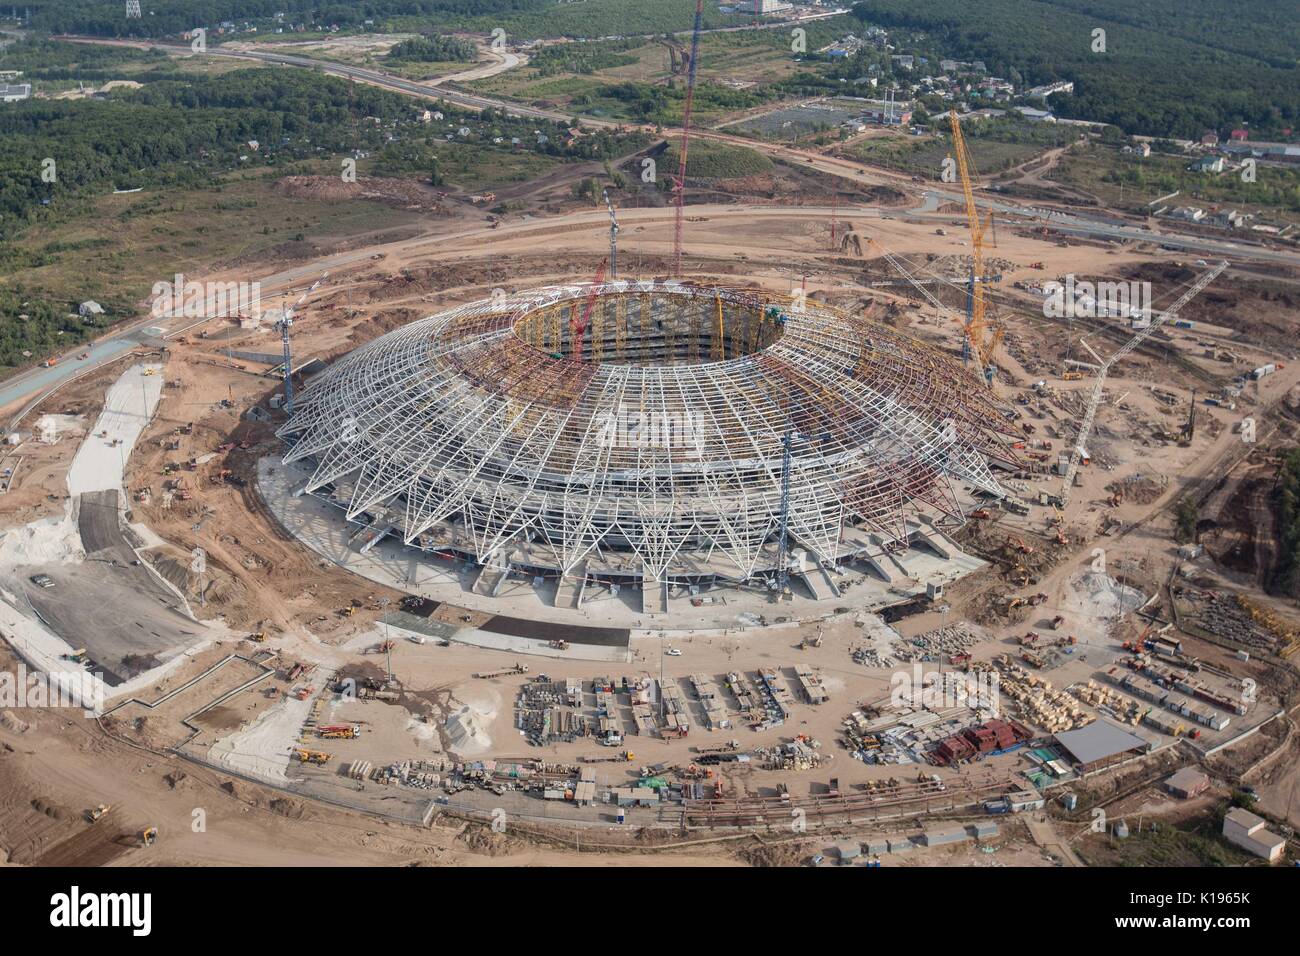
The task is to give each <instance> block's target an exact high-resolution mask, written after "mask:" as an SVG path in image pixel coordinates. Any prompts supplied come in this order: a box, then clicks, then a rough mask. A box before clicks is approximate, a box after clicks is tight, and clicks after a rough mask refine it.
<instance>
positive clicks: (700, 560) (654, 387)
mask: <svg viewBox="0 0 1300 956" xmlns="http://www.w3.org/2000/svg"><path fill="white" fill-rule="evenodd" d="M587 304H590V306H591V321H590V323H589V327H588V328H586V330H585V332H575V323H574V321H573V319H574V318H575V316H577V315H579V314H580V313H581V310H582V309H583V308H584V307H586V306H587ZM583 335H585V338H586V341H585V343H584V342H583V340H582V336H583ZM977 381H978V380H977V379H976V378H975V377H974V376H972V375H971V374H969V373H967V372H965V371H964V370H963V369H962V368H961V366H960V365H959V364H958V363H956V362H954V361H952V360H951V359H949V358H947V357H946V356H944V355H943V354H942V353H940V352H939V351H937V350H936V349H934V348H933V347H931V346H928V345H926V344H924V343H921V342H919V341H917V340H914V339H912V338H910V337H908V336H906V335H905V334H903V333H901V332H899V331H898V330H896V329H892V328H890V327H887V326H883V325H877V324H874V323H871V322H868V321H866V320H864V319H862V318H858V317H854V316H850V315H848V314H845V313H842V312H840V311H838V310H835V309H832V308H830V307H828V306H825V305H821V304H814V303H811V302H810V303H806V304H804V303H800V304H799V307H798V308H795V304H794V303H792V302H791V300H790V299H789V298H788V297H782V296H774V295H766V294H765V295H758V294H755V293H753V292H741V291H736V290H730V289H721V288H705V287H698V286H691V285H682V284H679V283H673V282H670V283H663V284H660V283H656V282H650V281H646V282H629V281H625V280H620V281H612V282H605V283H602V284H600V285H598V286H593V285H570V286H562V287H551V288H546V289H540V290H535V291H532V292H529V293H526V294H520V295H517V296H514V297H507V299H506V300H504V301H485V302H477V303H472V304H470V305H466V306H463V307H461V308H457V309H454V310H451V311H448V312H443V313H440V314H438V315H434V316H431V317H429V318H426V319H423V320H419V321H416V322H413V323H411V324H409V325H407V326H404V327H402V328H400V329H397V330H395V331H393V332H390V333H388V334H387V335H385V336H383V337H381V338H379V339H377V340H375V341H374V342H371V343H369V344H368V345H366V346H363V347H362V348H360V349H357V350H356V351H354V352H352V353H351V354H350V355H348V356H346V357H344V358H343V359H341V360H340V361H338V362H336V363H334V365H333V366H331V367H330V369H329V370H327V371H326V372H325V373H323V374H322V375H320V376H318V377H317V378H316V379H315V380H314V381H313V382H312V383H311V385H310V386H309V387H308V388H307V389H305V390H304V391H303V392H302V393H301V394H300V395H299V396H298V401H297V402H296V404H295V407H294V411H293V414H292V416H291V417H290V419H289V420H288V421H287V422H286V423H285V425H284V426H282V428H281V429H280V433H279V434H280V435H281V437H282V438H284V439H285V440H286V441H287V442H288V443H289V444H290V445H291V448H290V450H289V452H288V453H287V455H286V456H285V461H286V462H294V461H308V462H310V463H312V464H313V465H314V471H313V474H312V476H311V479H310V480H309V481H308V482H307V485H306V488H305V489H304V490H305V491H307V492H314V491H317V490H319V489H321V488H324V487H325V486H327V485H330V484H332V483H333V484H334V485H335V487H336V488H339V489H346V497H347V516H348V518H349V519H351V520H365V516H366V515H370V516H372V517H373V516H375V515H379V514H384V515H386V516H387V517H386V519H385V520H387V521H389V522H391V523H393V524H394V526H395V527H396V528H398V530H399V531H400V533H401V535H402V537H403V540H404V541H405V542H406V543H407V544H410V545H414V546H426V545H427V543H428V542H430V541H447V540H456V541H458V542H461V543H462V547H463V549H464V550H465V551H466V552H469V553H471V554H472V557H473V558H474V559H475V560H477V561H479V562H481V563H484V564H487V563H490V562H491V561H492V560H493V558H494V557H496V556H499V555H503V554H510V553H512V552H515V551H517V550H519V549H525V550H526V551H527V553H528V555H529V558H530V562H531V565H532V566H540V567H544V568H552V569H554V570H556V571H558V572H559V573H560V574H562V575H569V574H571V573H573V572H574V571H575V569H577V568H579V567H580V566H587V567H608V568H614V567H619V568H625V569H627V570H628V574H629V576H632V577H639V578H640V579H641V580H643V581H646V580H654V581H661V580H700V579H701V578H703V577H708V576H713V577H725V578H729V579H736V580H745V579H749V578H752V577H755V576H758V575H762V574H767V573H770V572H771V571H772V570H773V569H774V567H775V564H776V563H777V548H776V547H775V545H776V540H777V537H778V532H779V529H780V526H781V524H782V516H783V510H782V498H783V488H782V485H783V480H782V479H783V474H782V473H783V470H787V472H788V482H789V487H788V490H787V493H786V497H787V498H788V502H789V506H788V510H787V511H786V512H785V513H786V514H788V528H787V530H788V535H789V539H790V541H791V543H792V544H797V545H798V546H799V547H801V548H803V549H805V550H806V552H807V553H808V555H809V556H810V557H811V558H813V559H814V560H817V561H820V562H824V563H826V564H828V565H829V564H831V563H834V562H836V561H838V560H841V559H843V558H844V556H845V553H846V550H845V549H846V545H845V544H844V541H845V530H846V529H847V528H853V527H855V528H860V529H862V531H863V532H865V533H866V534H870V535H874V536H875V538H876V539H877V540H880V541H882V542H905V541H906V540H907V537H908V535H909V533H910V532H911V531H912V530H915V529H916V528H917V527H918V526H919V525H918V523H917V522H916V520H915V519H916V517H917V516H919V515H925V516H926V517H929V518H937V517H940V516H948V517H949V518H951V519H954V521H955V522H959V521H961V520H962V510H961V507H960V506H959V504H958V500H957V491H956V489H955V488H954V485H962V484H965V485H968V486H971V487H973V488H975V489H979V490H982V491H985V492H988V493H990V494H994V495H1001V494H1003V491H1002V489H1001V488H1000V486H999V485H998V483H997V481H996V479H995V478H994V477H993V474H992V471H991V469H990V466H989V460H990V458H997V459H1000V460H1003V461H1006V462H1014V461H1015V460H1016V459H1015V453H1014V452H1013V451H1012V450H1011V443H1012V441H1014V436H1013V435H1012V434H1011V429H1010V425H1009V424H1008V423H1007V419H1006V418H1005V417H1004V416H1002V415H1001V414H1000V413H999V410H998V409H997V408H996V407H995V406H994V405H993V403H992V400H991V399H990V398H989V396H988V393H987V391H986V390H984V389H981V388H977V387H973V386H974V385H975V383H976V382H977ZM791 430H793V431H794V432H796V433H797V434H799V435H800V436H803V439H804V440H802V441H800V442H798V443H796V444H795V445H794V446H793V447H792V448H791V451H790V455H789V463H788V469H783V465H784V458H785V456H784V449H783V443H784V437H785V435H786V434H787V433H788V432H790V431H791ZM859 537H861V536H859Z"/></svg>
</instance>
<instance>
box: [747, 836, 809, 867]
mask: <svg viewBox="0 0 1300 956" xmlns="http://www.w3.org/2000/svg"><path fill="white" fill-rule="evenodd" d="M811 854H812V851H811V850H810V849H809V847H808V845H807V844H805V843H799V842H792V843H777V844H774V845H764V846H748V847H745V848H744V849H741V850H737V851H736V856H738V857H740V859H742V860H744V861H745V862H746V863H748V864H749V865H750V866H798V865H799V864H801V863H802V862H803V861H804V860H806V859H807V858H808V857H809V856H810V855H811Z"/></svg>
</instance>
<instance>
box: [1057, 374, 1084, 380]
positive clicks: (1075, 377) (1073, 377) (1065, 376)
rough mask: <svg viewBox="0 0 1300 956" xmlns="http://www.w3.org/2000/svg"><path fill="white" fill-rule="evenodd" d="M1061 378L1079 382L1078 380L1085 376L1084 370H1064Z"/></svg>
mask: <svg viewBox="0 0 1300 956" xmlns="http://www.w3.org/2000/svg"><path fill="white" fill-rule="evenodd" d="M1061 378H1063V379H1064V380H1065V381H1067V382H1077V381H1079V379H1081V378H1083V373H1082V372H1063V373H1062V374H1061Z"/></svg>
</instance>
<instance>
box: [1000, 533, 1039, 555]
mask: <svg viewBox="0 0 1300 956" xmlns="http://www.w3.org/2000/svg"><path fill="white" fill-rule="evenodd" d="M1007 544H1009V545H1011V546H1012V547H1013V548H1015V549H1016V550H1017V551H1019V552H1020V553H1021V554H1033V553H1034V549H1033V547H1032V546H1031V545H1028V544H1025V542H1024V541H1023V540H1021V539H1020V538H1018V537H1016V536H1015V535H1011V536H1010V537H1009V538H1007Z"/></svg>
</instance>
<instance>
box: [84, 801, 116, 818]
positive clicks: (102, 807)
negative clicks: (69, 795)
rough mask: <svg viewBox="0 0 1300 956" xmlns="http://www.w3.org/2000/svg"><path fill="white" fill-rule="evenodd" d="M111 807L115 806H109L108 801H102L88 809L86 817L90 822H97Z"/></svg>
mask: <svg viewBox="0 0 1300 956" xmlns="http://www.w3.org/2000/svg"><path fill="white" fill-rule="evenodd" d="M111 809H113V808H112V807H111V806H109V805H108V804H107V803H101V804H99V806H96V807H91V808H90V809H89V810H87V811H86V819H87V820H88V821H89V822H90V823H96V822H98V821H99V819H100V818H101V817H103V816H104V814H106V813H108V811H109V810H111Z"/></svg>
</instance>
